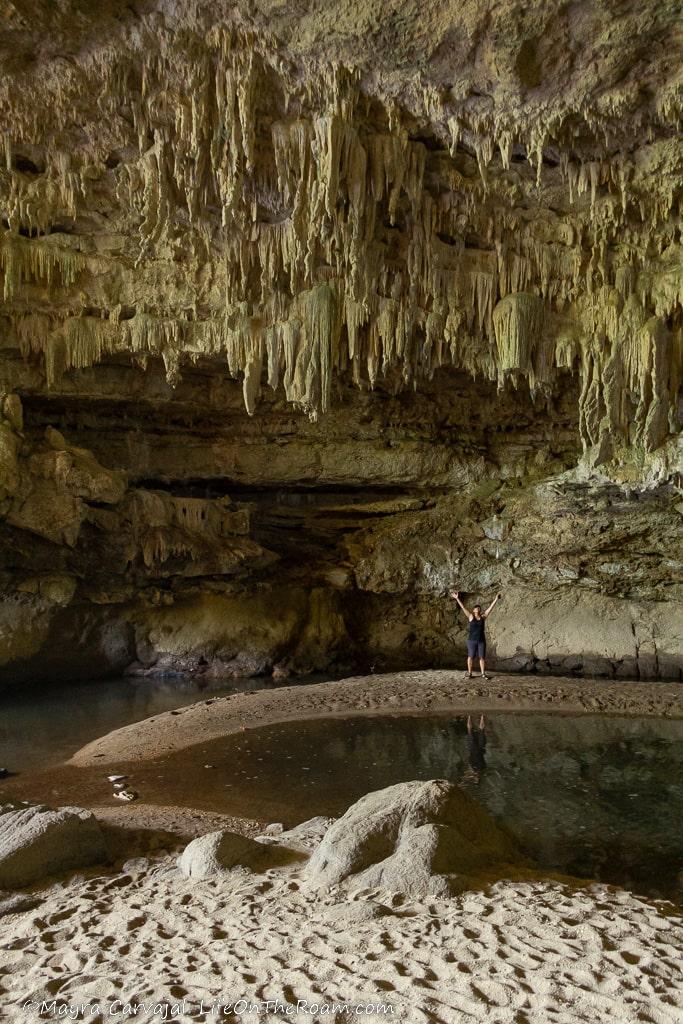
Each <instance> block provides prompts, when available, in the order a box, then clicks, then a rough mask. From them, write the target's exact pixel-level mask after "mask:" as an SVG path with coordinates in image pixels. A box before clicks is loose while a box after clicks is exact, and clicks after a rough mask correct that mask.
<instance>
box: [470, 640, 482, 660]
mask: <svg viewBox="0 0 683 1024" xmlns="http://www.w3.org/2000/svg"><path fill="white" fill-rule="evenodd" d="M467 657H468V658H485V657H486V641H485V640H468V641H467Z"/></svg>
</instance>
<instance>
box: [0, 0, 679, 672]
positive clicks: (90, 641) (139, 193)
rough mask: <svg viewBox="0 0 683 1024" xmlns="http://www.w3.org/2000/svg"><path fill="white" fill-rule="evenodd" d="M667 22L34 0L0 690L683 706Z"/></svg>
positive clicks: (16, 59)
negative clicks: (342, 680)
mask: <svg viewBox="0 0 683 1024" xmlns="http://www.w3.org/2000/svg"><path fill="white" fill-rule="evenodd" d="M682 56H683V39H682V38H681V32H680V12H679V10H678V7H677V4H676V3H673V2H672V3H670V2H661V0H659V2H648V3H642V2H636V0H625V2H624V3H622V4H620V5H618V6H615V5H610V4H603V3H597V2H589V3H585V4H581V5H566V4H564V3H560V2H559V0H552V2H547V0H544V2H540V0H532V2H526V3H521V2H518V0H507V2H506V3H503V4H494V3H488V2H485V3H476V4H474V3H469V2H467V3H459V4H454V3H452V2H449V0H426V2H423V3H420V4H416V3H413V2H412V0H392V2H391V3H387V4H382V5H376V4H362V3H359V2H358V0H342V2H340V3H338V4H335V5H327V4H321V3H307V2H304V3H301V4H297V5H282V4H281V3H278V2H276V0H256V2H253V3H249V4H246V3H237V4H228V3H223V2H222V0H219V2H212V3H209V2H208V0H207V2H205V0H199V2H197V3H194V4H192V5H177V4H174V3H171V2H170V0H140V2H138V3H136V4H124V3H119V2H118V0H108V2H106V3H103V4H100V5H98V8H97V11H96V12H95V11H94V9H91V8H90V7H89V5H83V4H82V3H78V2H76V0H63V2H61V3H59V4H52V3H47V2H46V0H16V2H15V3H14V4H13V5H11V7H10V8H9V9H8V11H7V12H6V15H5V17H4V23H3V27H2V31H0V64H1V65H2V68H3V71H4V75H3V76H2V79H1V80H0V126H1V127H2V132H3V140H4V163H3V164H2V166H0V281H1V285H2V302H1V303H0V393H1V394H2V399H1V403H2V404H1V409H2V412H1V416H0V584H1V588H0V683H1V684H5V683H8V682H9V683H12V682H20V683H21V682H30V681H32V680H38V679H52V678H56V677H59V676H63V675H64V674H70V675H73V674H77V675H81V676H93V675H98V674H102V673H107V672H111V673H116V672H121V671H132V672H140V673H145V672H166V671H193V672H199V673H204V674H209V675H211V674H213V675H216V676H219V675H221V676H222V675H230V674H243V673H252V672H272V671H274V672H276V673H284V674H287V673H291V672H302V673H303V672H309V671H340V672H341V671H345V670H347V669H351V668H356V667H361V668H368V669H370V668H372V667H373V666H374V667H377V668H379V667H390V666H394V665H395V666H414V665H424V664H433V665H451V664H456V663H458V664H459V663H460V661H461V658H462V653H463V647H464V642H463V635H464V630H463V628H462V624H461V626H460V627H459V628H458V627H456V625H455V617H454V613H453V611H452V607H451V605H450V603H449V600H448V598H447V597H446V594H447V591H448V589H449V588H450V587H451V586H452V585H453V584H454V583H455V582H457V583H459V585H460V586H461V588H462V589H463V590H464V591H466V592H467V593H468V594H469V595H470V596H471V597H475V596H476V597H478V598H482V599H483V598H485V597H486V596H488V595H489V594H492V593H495V592H496V591H497V590H498V589H499V588H502V589H503V590H504V592H505V600H504V603H503V605H502V606H501V608H500V609H497V611H496V615H495V619H493V620H492V622H491V646H492V649H493V652H494V654H495V657H496V659H497V661H498V664H499V665H501V666H505V667H508V668H524V669H535V670H541V671H571V672H577V673H578V672H591V673H599V674H607V675H619V674H629V675H633V674H635V675H638V674H640V675H644V676H667V677H673V678H678V677H679V676H680V673H681V665H682V664H683V661H682V650H683V646H682V645H683V640H682V637H683V609H682V602H683V593H682V590H681V587H682V575H681V574H682V563H681V554H680V550H681V531H680V522H681V508H682V507H683V506H682V502H683V498H682V495H681V484H682V481H683V447H682V444H681V424H682V422H683V403H682V401H681V380H682V379H683V314H682V311H681V302H682V296H683V247H682V245H681V205H682V196H683V189H682V187H681V183H682V181H683V143H682V141H681V132H680V127H681V110H682V109H683V93H682V82H681V75H680V68H681V66H683V60H681V57H682Z"/></svg>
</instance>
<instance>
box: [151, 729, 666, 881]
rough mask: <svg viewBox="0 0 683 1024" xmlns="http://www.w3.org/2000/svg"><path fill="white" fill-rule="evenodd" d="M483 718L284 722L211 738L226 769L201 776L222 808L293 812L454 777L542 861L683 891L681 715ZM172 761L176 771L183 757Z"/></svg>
mask: <svg viewBox="0 0 683 1024" xmlns="http://www.w3.org/2000/svg"><path fill="white" fill-rule="evenodd" d="M476 721H477V719H476V717H474V718H472V719H470V723H469V728H468V722H467V720H466V719H464V718H452V717H451V718H445V717H438V718H437V717H403V716H397V717H392V718H390V717H377V718H369V717H362V718H356V719H329V720H326V721H317V722H316V721H313V722H299V723H287V724H285V725H280V726H273V727H268V728H264V729H258V730H254V731H251V732H247V733H245V734H244V735H242V736H240V737H233V738H231V741H230V742H229V743H226V742H225V741H222V747H221V745H220V744H219V745H217V746H215V747H214V745H212V744H202V746H201V750H200V751H198V753H197V755H196V756H197V759H198V763H199V762H200V761H201V763H204V762H207V761H208V762H210V763H211V764H214V765H216V767H217V769H218V771H217V772H215V773H213V772H212V773H205V774H210V775H211V776H212V778H211V780H208V779H207V783H206V785H205V788H204V791H205V794H206V797H207V800H210V801H211V804H212V806H213V805H215V803H217V802H220V801H223V804H222V806H225V807H228V806H230V807H231V808H232V809H239V808H242V809H244V808H251V813H253V814H259V815H262V816H266V815H271V816H272V817H271V820H285V819H286V820H287V821H289V822H291V823H293V820H294V819H296V820H299V821H301V820H303V819H304V818H307V817H311V816H312V815H314V814H340V813H342V812H343V811H344V810H345V809H346V807H348V806H349V804H351V803H352V802H353V801H354V800H357V799H358V798H359V797H360V796H362V795H363V794H364V793H367V792H369V791H371V790H374V789H381V788H382V787H384V786H389V785H393V784H394V783H396V782H401V781H406V780H409V779H430V778H447V779H452V780H453V781H455V782H458V783H460V784H464V785H465V786H466V787H467V788H468V789H470V790H471V792H472V794H473V795H474V796H476V799H477V800H480V801H481V802H482V803H483V804H484V805H485V806H486V807H487V808H488V809H489V810H490V811H491V812H492V813H493V814H494V815H495V816H496V817H497V818H498V819H499V820H500V821H502V822H504V823H505V824H506V825H507V826H508V827H509V828H510V829H511V830H512V832H513V833H514V834H515V836H516V837H517V839H518V842H519V843H520V845H521V846H522V847H523V849H524V850H525V851H526V852H527V853H528V854H529V855H530V856H531V857H533V858H534V859H535V860H537V861H538V862H540V863H541V864H542V865H544V866H546V867H548V868H553V869H556V870H558V871H566V872H567V873H570V874H574V875H579V876H582V877H589V878H599V879H602V880H604V881H612V882H620V883H623V884H627V885H631V887H634V888H636V889H639V890H640V891H644V892H649V893H659V894H667V895H671V894H672V893H674V894H679V893H680V886H679V880H678V874H679V872H680V871H681V869H682V868H683V833H681V829H680V823H681V821H683V722H679V721H672V720H662V719H654V718H642V719H636V718H608V717H605V716H563V715H536V714H526V715H523V714H500V715H496V716H495V717H494V718H492V719H486V720H484V719H479V722H478V725H475V724H474V723H475V722H476ZM179 763H180V761H179ZM183 763H185V764H187V752H186V754H185V755H184V761H183ZM169 768H170V772H169V776H170V777H173V775H174V774H177V772H178V770H179V764H178V765H176V764H175V763H174V764H173V765H172V766H171V765H169ZM207 786H208V787H209V788H206V787H207ZM214 786H215V789H213V788H212V787H214ZM276 816H277V817H276ZM681 895H683V893H681Z"/></svg>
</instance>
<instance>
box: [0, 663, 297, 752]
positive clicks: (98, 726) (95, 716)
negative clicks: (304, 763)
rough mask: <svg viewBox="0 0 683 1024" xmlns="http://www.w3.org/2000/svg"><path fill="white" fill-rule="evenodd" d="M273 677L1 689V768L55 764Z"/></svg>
mask: <svg viewBox="0 0 683 1024" xmlns="http://www.w3.org/2000/svg"><path fill="white" fill-rule="evenodd" d="M275 685H277V684H275V683H273V681H272V679H269V678H260V679H253V678H252V679H236V680H232V681H231V682H230V685H226V684H225V681H222V682H220V683H217V684H215V685H214V684H212V683H211V681H206V680H197V679H193V678H192V677H189V676H186V677H181V676H174V677H173V678H168V679H131V678H128V679H113V680H105V681H102V680H97V681H95V682H90V683H87V682H79V683H71V684H62V685H59V686H51V687H45V688H44V689H39V690H38V689H30V690H29V689H27V690H19V691H12V692H8V693H0V769H2V768H5V769H7V770H8V771H10V772H16V771H21V772H24V771H28V770H30V769H34V768H44V767H47V766H48V765H51V764H57V763H59V762H61V761H63V760H65V759H66V758H68V757H70V756H71V755H72V754H73V753H74V752H75V751H76V750H78V749H79V748H80V747H82V746H83V745H84V744H86V743H88V742H89V741H90V740H94V739H96V738H97V737H98V736H102V735H104V734H105V733H107V732H110V731H111V730H112V729H119V728H121V727H122V726H124V725H129V724H130V723H131V722H139V721H141V720H142V719H143V718H150V717H152V716H153V715H157V714H160V713H161V712H162V711H172V710H174V709H175V708H179V707H183V706H185V705H186V704H193V703H194V702H195V701H197V700H200V699H201V698H202V697H206V698H211V697H219V696H222V695H224V694H228V693H236V692H244V691H248V690H258V689H263V688H264V687H273V686H275Z"/></svg>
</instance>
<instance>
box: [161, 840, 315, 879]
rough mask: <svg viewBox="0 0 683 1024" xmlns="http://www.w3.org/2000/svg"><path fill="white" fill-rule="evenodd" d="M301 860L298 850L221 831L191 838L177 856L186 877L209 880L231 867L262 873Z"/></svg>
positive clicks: (226, 871)
mask: <svg viewBox="0 0 683 1024" xmlns="http://www.w3.org/2000/svg"><path fill="white" fill-rule="evenodd" d="M278 838H280V837H278ZM303 859H304V856H303V854H302V853H301V851H300V850H296V849H290V848H289V847H287V846H282V845H280V843H269V842H267V841H265V842H258V841H257V840H256V839H251V838H250V837H249V836H242V835H240V834H239V832H230V831H229V829H221V830H220V831H219V832H209V833H207V835H205V836H199V837H198V838H197V839H193V840H192V842H191V843H190V844H189V845H188V846H186V847H185V849H184V850H183V852H182V854H181V855H180V858H179V860H178V867H179V868H180V871H181V873H182V874H183V875H185V877H186V878H210V877H211V876H213V875H226V874H228V873H229V872H230V871H232V869H233V868H239V867H241V868H248V869H249V870H251V871H265V870H266V869H267V868H272V867H282V866H284V865H287V864H294V863H297V862H299V861H301V860H303Z"/></svg>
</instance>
